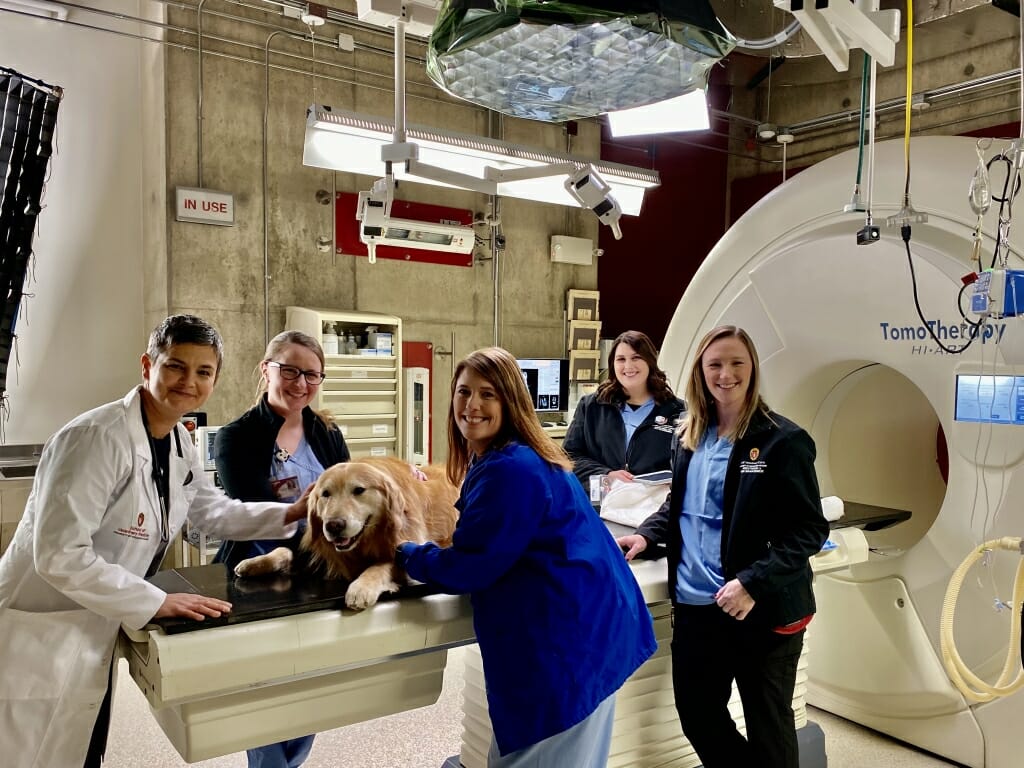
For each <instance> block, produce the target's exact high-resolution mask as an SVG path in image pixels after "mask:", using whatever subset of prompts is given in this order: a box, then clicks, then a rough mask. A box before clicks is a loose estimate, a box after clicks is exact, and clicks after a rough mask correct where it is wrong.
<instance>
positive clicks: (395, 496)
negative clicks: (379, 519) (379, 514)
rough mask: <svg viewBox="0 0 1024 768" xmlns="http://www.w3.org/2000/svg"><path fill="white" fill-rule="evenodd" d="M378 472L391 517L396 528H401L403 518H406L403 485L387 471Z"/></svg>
mask: <svg viewBox="0 0 1024 768" xmlns="http://www.w3.org/2000/svg"><path fill="white" fill-rule="evenodd" d="M377 474H378V475H379V481H380V490H381V493H382V494H383V496H384V503H385V505H386V506H387V509H388V513H389V514H388V516H389V519H390V520H391V522H392V524H393V525H394V526H395V527H396V528H401V527H402V520H403V519H404V518H405V494H404V493H402V488H401V486H399V484H398V483H396V482H395V480H394V478H392V477H391V476H390V475H389V474H388V473H387V472H381V471H378V472H377Z"/></svg>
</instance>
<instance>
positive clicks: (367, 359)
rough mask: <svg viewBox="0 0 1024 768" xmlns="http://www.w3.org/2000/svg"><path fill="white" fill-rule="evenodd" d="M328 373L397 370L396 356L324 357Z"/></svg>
mask: <svg viewBox="0 0 1024 768" xmlns="http://www.w3.org/2000/svg"><path fill="white" fill-rule="evenodd" d="M324 360H325V361H326V363H327V369H328V371H327V373H328V375H330V369H332V368H349V369H362V370H369V371H373V370H387V369H389V368H390V369H391V370H392V371H393V370H395V356H394V355H324Z"/></svg>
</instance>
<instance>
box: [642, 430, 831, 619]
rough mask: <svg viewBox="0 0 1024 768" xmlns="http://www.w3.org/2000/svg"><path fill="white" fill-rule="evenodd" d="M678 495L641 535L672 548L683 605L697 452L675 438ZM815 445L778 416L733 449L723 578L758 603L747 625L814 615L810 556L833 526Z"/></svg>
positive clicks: (671, 569) (672, 574) (672, 570)
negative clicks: (685, 533)
mask: <svg viewBox="0 0 1024 768" xmlns="http://www.w3.org/2000/svg"><path fill="white" fill-rule="evenodd" d="M673 445H674V448H673V464H672V490H671V492H670V493H669V496H668V498H667V499H666V500H665V503H664V504H663V505H662V506H661V508H660V509H659V510H658V511H657V512H655V513H654V514H653V515H651V516H650V517H649V518H647V520H645V521H644V522H643V524H642V525H641V526H640V527H639V528H638V529H637V533H639V534H641V535H642V536H643V537H644V538H646V539H647V540H648V541H649V542H653V543H656V544H665V545H666V546H667V549H668V584H669V594H670V595H671V596H672V599H673V601H674V600H675V594H676V570H677V568H678V567H679V560H680V557H681V553H682V534H681V533H680V530H679V516H680V514H681V513H682V506H683V498H684V496H685V495H686V473H687V469H688V468H689V465H690V458H691V457H692V456H693V452H692V451H689V450H685V449H683V448H682V447H681V446H680V444H679V441H678V440H675V441H674V443H673ZM814 456H815V448H814V441H813V440H812V439H811V436H810V435H808V434H807V433H806V432H805V431H804V430H803V429H801V428H800V427H798V426H797V425H796V424H794V423H793V422H792V421H790V420H789V419H786V418H785V417H783V416H780V415H778V414H777V413H773V412H769V413H767V414H766V413H757V414H755V416H754V418H753V419H752V420H751V422H750V426H749V427H748V429H747V433H746V434H745V435H744V436H743V437H742V438H740V439H739V440H738V441H737V442H736V444H735V445H734V446H733V449H732V453H731V454H730V456H729V465H728V468H727V469H726V474H725V489H724V496H725V498H724V500H723V504H722V510H723V520H722V573H723V575H724V577H725V580H726V581H727V582H728V581H731V580H732V579H739V581H740V583H741V584H742V585H743V587H744V589H746V590H747V592H748V593H750V596H751V597H752V598H753V599H754V608H753V610H752V611H751V612H750V614H749V615H748V616H747V618H746V619H744V621H749V622H752V623H757V624H759V625H763V626H768V627H779V626H783V625H785V624H790V623H792V622H794V621H798V620H800V619H802V618H804V617H806V616H809V615H811V614H812V613H814V610H815V605H814V593H813V591H812V589H811V579H812V573H811V566H810V563H809V562H808V561H809V558H810V557H811V556H812V555H815V554H817V553H818V552H820V551H821V547H822V545H823V544H824V543H825V539H826V538H828V532H829V525H828V521H826V520H825V517H824V515H823V514H822V511H821V493H820V491H819V489H818V477H817V475H816V474H815V472H814Z"/></svg>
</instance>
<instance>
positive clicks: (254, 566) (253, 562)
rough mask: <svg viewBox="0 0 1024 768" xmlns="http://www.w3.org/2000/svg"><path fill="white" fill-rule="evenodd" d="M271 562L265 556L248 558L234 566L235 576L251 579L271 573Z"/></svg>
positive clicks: (272, 565) (272, 568) (272, 570)
mask: <svg viewBox="0 0 1024 768" xmlns="http://www.w3.org/2000/svg"><path fill="white" fill-rule="evenodd" d="M274 570H275V568H274V564H273V562H272V561H271V560H270V559H269V558H268V557H267V556H266V555H260V556H258V557H249V558H246V559H245V560H243V561H242V562H240V563H239V564H238V565H236V566H235V576H242V577H250V578H251V577H253V576H263V575H265V574H268V573H273V572H274Z"/></svg>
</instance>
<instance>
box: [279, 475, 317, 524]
mask: <svg viewBox="0 0 1024 768" xmlns="http://www.w3.org/2000/svg"><path fill="white" fill-rule="evenodd" d="M314 485H316V483H310V484H309V485H308V486H306V490H304V491H303V492H302V495H301V496H299V498H298V499H296V500H295V501H293V502H292V503H291V505H290V506H289V507H288V509H287V510H285V513H284V523H285V525H287V524H288V523H294V522H295V521H297V520H305V519H306V499H308V498H309V492H310V491H312V490H313V486H314Z"/></svg>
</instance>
